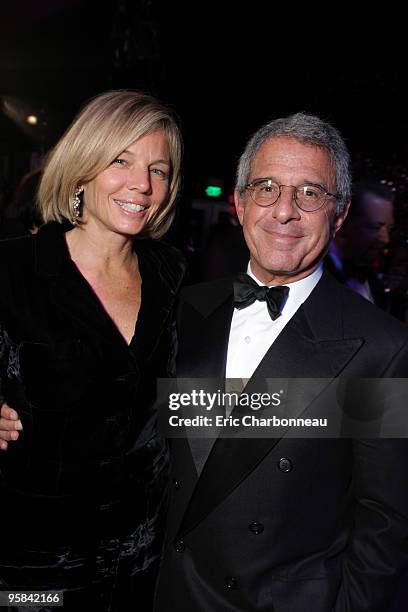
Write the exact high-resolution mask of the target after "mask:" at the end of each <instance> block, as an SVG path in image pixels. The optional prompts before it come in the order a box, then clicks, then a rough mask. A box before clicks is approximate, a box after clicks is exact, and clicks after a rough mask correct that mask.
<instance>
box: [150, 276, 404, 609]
mask: <svg viewBox="0 0 408 612" xmlns="http://www.w3.org/2000/svg"><path fill="white" fill-rule="evenodd" d="M232 313H233V301H232V282H231V281H229V280H224V279H222V280H219V281H214V282H211V283H205V284H201V285H197V286H193V287H188V288H186V289H185V290H184V292H183V294H182V296H181V303H180V308H179V354H178V361H179V364H178V376H179V377H218V378H220V377H223V376H224V375H225V363H226V355H227V346H228V336H229V331H230V323H231V317H232ZM407 372H408V333H407V329H406V327H405V326H403V325H402V324H400V323H399V322H397V321H396V320H394V319H392V318H390V317H388V316H387V315H385V314H384V313H383V312H381V311H380V310H379V309H377V308H376V307H375V306H373V305H372V304H370V303H368V302H367V301H366V300H364V299H362V298H361V297H360V296H358V295H355V294H354V293H353V292H351V291H349V290H348V289H346V288H344V287H343V286H342V285H340V284H339V283H338V282H337V281H336V280H334V279H333V278H332V277H331V276H330V275H328V274H327V273H325V274H324V275H323V277H322V279H321V280H320V281H319V283H318V284H317V286H316V287H315V289H314V290H313V292H312V293H311V295H310V296H309V298H308V299H307V300H306V302H305V303H304V304H303V305H302V306H301V307H300V308H299V310H298V311H297V312H296V314H295V315H294V317H293V318H292V319H291V320H290V322H289V323H288V324H287V326H286V327H285V328H284V330H283V331H282V333H281V334H280V336H279V337H278V338H277V339H276V341H275V342H274V343H273V345H272V346H271V347H270V349H269V351H268V352H267V353H266V355H265V357H264V358H263V360H262V362H261V363H260V365H259V367H258V368H257V370H256V372H255V373H254V377H255V376H257V377H276V378H285V377H288V378H291V377H301V378H309V377H310V378H322V379H332V378H335V377H357V378H358V377H373V378H378V377H400V378H401V377H406V376H407ZM303 410H307V406H306V405H305V406H302V407H301V409H300V410H299V412H302V411H303ZM190 443H192V442H191V441H190ZM190 443H189V441H188V440H186V439H179V440H172V441H171V449H172V462H173V478H174V486H173V491H172V497H171V503H170V512H169V520H168V533H167V540H166V544H165V550H164V556H163V563H162V568H161V574H160V578H159V583H158V588H157V593H156V610H157V611H160V612H164V611H166V612H170V611H175V610H177V612H184V611H186V612H187V611H188V612H218V611H219V612H224V611H225V612H227V611H228V612H238V611H239V612H242V611H244V610H245V611H255V610H256V611H265V612H266V611H268V612H272V611H273V610H274V611H275V612H304V611H305V610H307V609H312V610H313V612H329V611H335V612H346V611H347V612H362V611H366V612H368V611H370V612H375V611H385V610H388V603H389V601H390V598H391V596H392V591H393V588H394V586H395V584H396V582H397V581H398V579H399V574H400V573H401V571H402V570H403V569H404V567H406V565H407V558H408V553H407V536H408V488H407V485H406V482H407V466H408V444H407V441H406V440H404V439H348V438H344V437H343V438H337V439H323V438H320V439H310V438H308V439H307V438H290V437H288V436H285V435H284V436H283V437H281V438H276V437H275V438H268V439H228V438H224V439H221V438H219V439H218V440H217V441H216V442H215V444H214V446H213V448H212V450H211V453H210V455H209V457H208V459H207V461H206V463H205V465H204V468H203V470H202V472H201V475H200V477H198V476H197V472H196V469H195V463H194V461H193V459H192V454H191V449H190Z"/></svg>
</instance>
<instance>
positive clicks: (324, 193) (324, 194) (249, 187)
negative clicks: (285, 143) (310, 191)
mask: <svg viewBox="0 0 408 612" xmlns="http://www.w3.org/2000/svg"><path fill="white" fill-rule="evenodd" d="M263 181H269V182H270V183H274V184H275V185H277V186H278V187H279V194H278V197H277V198H276V200H275V201H274V202H272V203H271V204H265V206H263V205H262V204H258V202H256V200H255V199H254V197H253V195H252V193H253V189H254V183H259V182H263ZM309 185H310V187H317V188H318V189H321V190H322V200H323V201H322V203H321V205H320V206H319V207H318V208H314V209H313V210H305V209H304V208H302V207H301V206H299V204H298V201H297V197H296V192H297V190H298V189H300V188H301V187H307V186H309ZM282 187H292V189H293V190H294V191H293V195H292V200H294V201H295V204H296V206H297V207H298V208H299V209H300V210H303V212H307V213H309V212H310V213H312V212H317V211H318V210H320V209H321V208H323V206H324V205H325V204H326V202H327V197H331V198H335V199H336V200H339V199H341V195H339V194H338V193H337V194H335V193H330V192H329V191H325V190H324V187H322V186H321V185H317V184H316V183H302V185H298V186H296V185H283V184H282V185H279V183H277V181H275V180H274V179H272V178H271V177H265V178H258V179H254V180H253V181H251V182H250V183H247V184H246V185H245V189H247V190H248V191H249V195H250V196H251V200H252V201H253V202H254V204H256V205H257V206H259V207H260V208H269V207H270V206H274V205H275V204H276V202H277V201H278V200H279V198H280V197H281V195H282Z"/></svg>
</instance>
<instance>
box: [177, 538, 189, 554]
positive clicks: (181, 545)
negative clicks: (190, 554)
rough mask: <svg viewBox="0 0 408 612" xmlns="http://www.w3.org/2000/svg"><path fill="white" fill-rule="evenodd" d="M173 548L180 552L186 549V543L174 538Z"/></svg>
mask: <svg viewBox="0 0 408 612" xmlns="http://www.w3.org/2000/svg"><path fill="white" fill-rule="evenodd" d="M174 550H175V551H176V552H178V553H182V552H184V551H185V550H186V545H185V544H184V541H183V540H176V542H174Z"/></svg>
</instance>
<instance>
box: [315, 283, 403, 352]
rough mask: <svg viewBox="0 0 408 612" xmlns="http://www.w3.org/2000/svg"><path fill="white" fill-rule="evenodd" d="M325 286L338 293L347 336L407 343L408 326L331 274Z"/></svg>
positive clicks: (338, 301) (337, 297)
mask: <svg viewBox="0 0 408 612" xmlns="http://www.w3.org/2000/svg"><path fill="white" fill-rule="evenodd" d="M324 282H325V285H326V287H327V288H328V289H329V290H330V291H331V292H334V293H336V296H335V297H336V300H337V304H338V308H339V309H340V311H341V314H342V319H343V325H344V332H345V334H346V335H353V334H356V335H357V334H360V335H363V336H364V335H367V334H368V335H373V334H374V335H375V336H376V337H377V338H380V337H386V336H388V337H390V336H391V337H394V338H399V339H400V340H402V341H404V339H405V341H406V342H407V341H408V326H407V325H406V324H404V323H402V322H401V321H399V320H398V319H396V318H395V317H393V316H391V315H390V314H388V313H387V312H385V311H384V310H382V309H381V308H379V307H378V306H376V305H375V304H372V303H371V302H370V301H369V300H366V299H365V298H363V297H362V296H361V295H359V294H358V293H356V292H355V291H353V290H351V289H349V288H348V287H346V286H345V285H343V284H342V283H340V282H338V281H337V280H336V279H335V278H333V277H332V276H331V275H330V274H327V273H326V275H325V280H324Z"/></svg>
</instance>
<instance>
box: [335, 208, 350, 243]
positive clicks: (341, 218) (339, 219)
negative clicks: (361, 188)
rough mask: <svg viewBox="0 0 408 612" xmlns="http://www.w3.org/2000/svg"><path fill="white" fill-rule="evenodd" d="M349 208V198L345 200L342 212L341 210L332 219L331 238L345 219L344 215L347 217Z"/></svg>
mask: <svg viewBox="0 0 408 612" xmlns="http://www.w3.org/2000/svg"><path fill="white" fill-rule="evenodd" d="M349 208H350V200H349V201H348V202H346V204H345V206H344V210H343V212H341V213H340V214H339V215H337V217H336V218H335V220H334V223H333V235H332V239H333V238H334V237H335V235H336V234H337V232H338V231H339V229H340V228H341V226H342V225H343V223H344V221H345V220H346V217H347V215H348V212H349Z"/></svg>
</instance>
